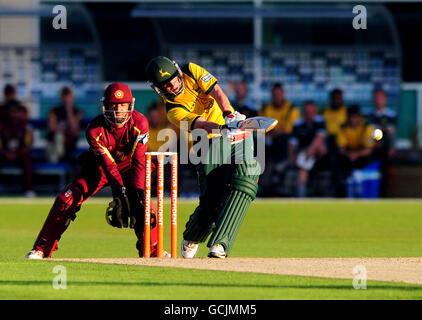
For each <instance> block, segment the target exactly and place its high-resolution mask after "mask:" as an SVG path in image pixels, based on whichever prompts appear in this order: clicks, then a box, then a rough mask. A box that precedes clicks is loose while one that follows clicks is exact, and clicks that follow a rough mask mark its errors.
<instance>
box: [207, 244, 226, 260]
mask: <svg viewBox="0 0 422 320" xmlns="http://www.w3.org/2000/svg"><path fill="white" fill-rule="evenodd" d="M208 257H209V258H220V259H224V258H225V257H226V250H224V247H223V245H221V244H216V245H213V246H212V247H211V249H210V252H208Z"/></svg>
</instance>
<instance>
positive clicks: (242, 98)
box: [232, 81, 258, 118]
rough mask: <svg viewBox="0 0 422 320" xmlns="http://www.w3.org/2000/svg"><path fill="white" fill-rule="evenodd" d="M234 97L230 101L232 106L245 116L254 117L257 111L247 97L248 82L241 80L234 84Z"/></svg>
mask: <svg viewBox="0 0 422 320" xmlns="http://www.w3.org/2000/svg"><path fill="white" fill-rule="evenodd" d="M235 92H236V99H235V100H234V101H233V102H232V105H233V106H234V108H235V109H236V110H237V111H239V112H240V113H242V114H244V115H245V116H246V118H251V117H256V116H257V115H258V113H257V112H256V110H255V108H254V107H253V103H252V102H251V101H250V100H249V99H248V93H249V90H248V84H247V83H246V81H241V82H239V83H236V85H235Z"/></svg>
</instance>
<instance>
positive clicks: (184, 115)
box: [167, 102, 201, 131]
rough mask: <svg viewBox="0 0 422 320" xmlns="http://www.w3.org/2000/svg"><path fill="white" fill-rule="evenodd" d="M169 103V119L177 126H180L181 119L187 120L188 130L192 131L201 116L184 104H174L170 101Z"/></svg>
mask: <svg viewBox="0 0 422 320" xmlns="http://www.w3.org/2000/svg"><path fill="white" fill-rule="evenodd" d="M167 104H168V108H167V109H168V111H167V118H168V120H169V121H170V122H171V123H172V124H173V125H175V126H176V127H177V128H180V121H187V124H188V131H192V130H193V125H194V124H195V121H196V120H197V119H198V118H200V117H201V116H200V115H199V114H196V113H193V112H190V111H188V110H187V109H186V108H185V107H184V106H183V105H180V104H173V103H170V102H167Z"/></svg>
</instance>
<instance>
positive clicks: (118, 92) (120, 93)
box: [114, 90, 125, 99]
mask: <svg viewBox="0 0 422 320" xmlns="http://www.w3.org/2000/svg"><path fill="white" fill-rule="evenodd" d="M114 96H115V97H116V99H123V97H124V96H125V94H124V92H123V91H122V90H116V91H115V92H114Z"/></svg>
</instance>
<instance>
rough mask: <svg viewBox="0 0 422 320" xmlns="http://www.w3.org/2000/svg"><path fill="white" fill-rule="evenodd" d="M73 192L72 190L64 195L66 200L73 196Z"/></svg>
mask: <svg viewBox="0 0 422 320" xmlns="http://www.w3.org/2000/svg"><path fill="white" fill-rule="evenodd" d="M72 193H73V192H72V190H70V189H68V190H67V191H66V192H65V193H64V196H65V197H66V198H69V197H70V196H71V195H72Z"/></svg>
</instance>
